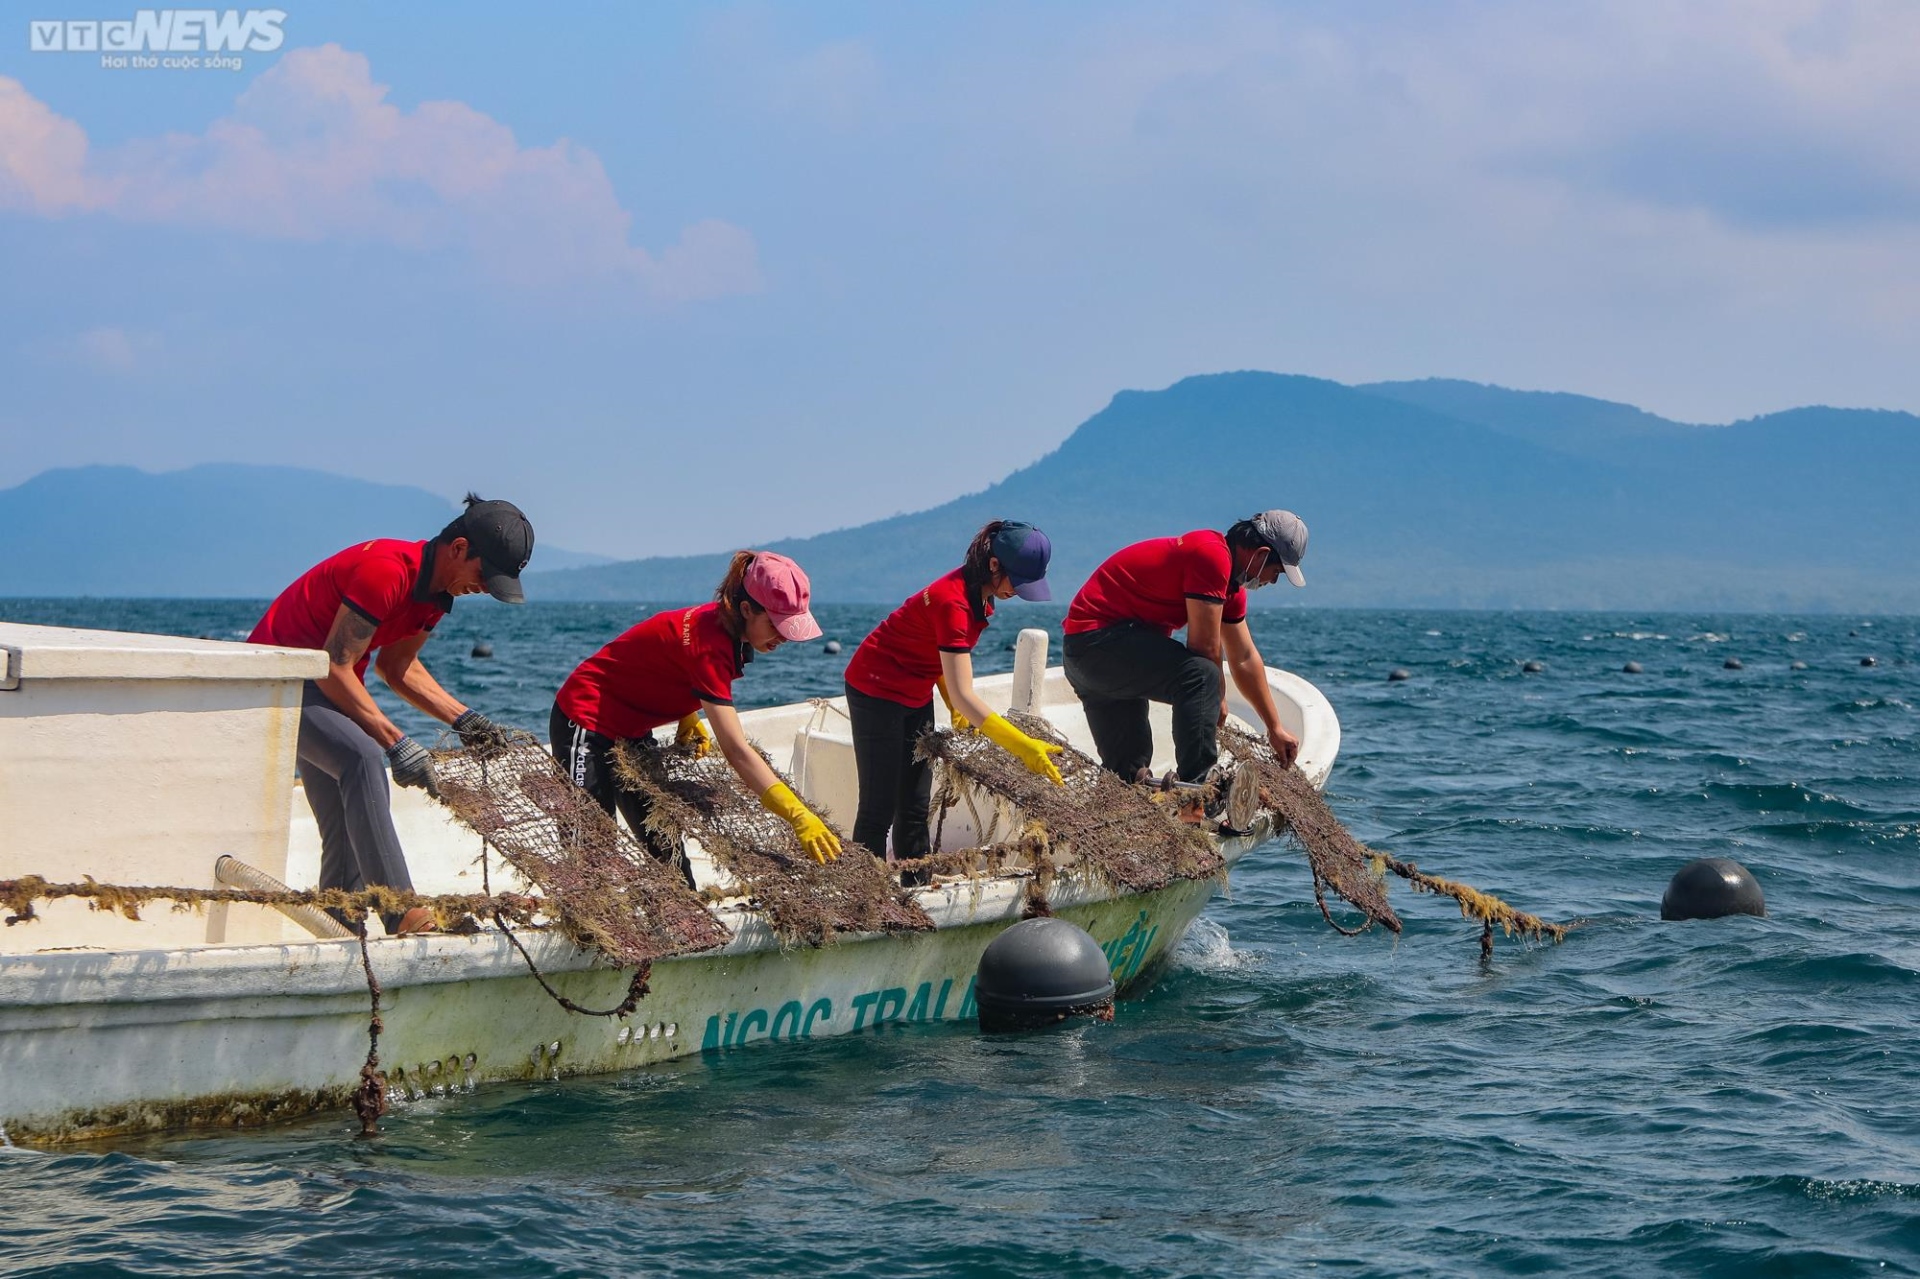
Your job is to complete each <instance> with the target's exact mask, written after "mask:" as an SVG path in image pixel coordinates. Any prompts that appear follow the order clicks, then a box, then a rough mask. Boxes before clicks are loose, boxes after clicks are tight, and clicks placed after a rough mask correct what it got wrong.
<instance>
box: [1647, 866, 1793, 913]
mask: <svg viewBox="0 0 1920 1279" xmlns="http://www.w3.org/2000/svg"><path fill="white" fill-rule="evenodd" d="M1766 913H1767V898H1766V895H1765V894H1764V893H1762V892H1761V891H1760V884H1759V881H1757V880H1756V879H1754V877H1753V872H1752V871H1749V870H1748V869H1747V868H1746V867H1745V866H1742V865H1741V864H1740V863H1739V862H1737V861H1734V860H1733V859H1732V858H1730V857H1702V858H1701V859H1700V860H1698V861H1692V862H1688V863H1687V864H1686V865H1685V866H1682V867H1681V868H1680V869H1679V870H1678V871H1677V872H1676V873H1675V874H1674V877H1673V879H1672V881H1671V882H1670V883H1668V885H1667V891H1666V895H1665V896H1663V897H1661V898H1660V918H1662V919H1719V918H1720V917H1721V916H1723V915H1764V914H1766Z"/></svg>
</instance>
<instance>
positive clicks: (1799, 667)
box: [1787, 662, 1807, 671]
mask: <svg viewBox="0 0 1920 1279" xmlns="http://www.w3.org/2000/svg"><path fill="white" fill-rule="evenodd" d="M1787 669H1788V670H1790V671H1804V670H1806V669H1807V664H1806V663H1805V662H1794V663H1793V664H1792V665H1791V666H1789V667H1787Z"/></svg>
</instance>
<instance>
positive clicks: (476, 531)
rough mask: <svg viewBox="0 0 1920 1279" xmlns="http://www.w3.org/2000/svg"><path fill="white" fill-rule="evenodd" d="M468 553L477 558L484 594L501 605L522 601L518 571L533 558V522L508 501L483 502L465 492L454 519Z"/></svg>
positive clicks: (524, 600) (525, 596)
mask: <svg viewBox="0 0 1920 1279" xmlns="http://www.w3.org/2000/svg"><path fill="white" fill-rule="evenodd" d="M454 524H455V525H456V526H457V528H458V530H459V531H458V533H457V536H460V537H464V538H466V539H467V550H468V551H469V553H471V554H474V555H478V556H479V557H480V571H481V574H482V575H483V578H484V580H485V582H486V584H487V594H489V595H491V596H493V598H495V599H497V600H499V601H500V602H501V603H503V604H524V603H526V602H527V593H526V592H525V591H523V590H521V589H520V572H521V570H522V569H524V568H526V566H527V561H528V560H530V559H532V558H533V525H532V524H530V523H528V522H527V517H526V516H525V515H523V514H521V513H520V508H519V507H517V506H515V505H514V504H513V503H512V502H485V501H482V500H481V499H480V498H479V497H478V496H477V495H475V494H473V493H469V494H467V509H466V512H465V514H463V515H461V516H460V518H459V519H457V520H455V521H454Z"/></svg>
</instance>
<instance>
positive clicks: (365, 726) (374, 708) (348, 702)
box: [315, 666, 406, 750]
mask: <svg viewBox="0 0 1920 1279" xmlns="http://www.w3.org/2000/svg"><path fill="white" fill-rule="evenodd" d="M315 682H316V683H317V684H318V685H319V686H320V691H321V692H322V693H325V694H326V695H327V700H328V701H330V702H332V703H333V705H334V707H335V709H337V710H338V711H339V712H340V713H341V714H342V715H345V716H346V717H347V718H348V719H350V720H352V721H353V722H354V723H355V724H358V725H359V726H360V731H361V732H363V733H365V734H366V735H367V736H368V737H371V738H372V739H373V740H374V741H376V742H378V743H379V744H380V748H381V749H382V750H385V749H386V748H387V747H389V746H391V745H393V744H394V743H395V742H397V741H399V740H400V739H401V738H402V737H404V736H406V734H404V733H402V732H401V731H400V730H399V728H397V727H396V726H395V725H394V722H393V721H392V720H390V719H388V718H387V716H386V712H384V711H382V710H381V709H380V704H379V703H378V702H376V701H374V700H373V694H371V693H369V692H368V691H367V686H366V685H365V684H362V683H361V682H360V677H359V676H357V675H355V674H354V673H353V667H351V666H332V667H329V668H328V669H327V673H326V675H324V676H323V677H321V678H320V679H319V680H316V681H315Z"/></svg>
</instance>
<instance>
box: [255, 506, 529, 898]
mask: <svg viewBox="0 0 1920 1279" xmlns="http://www.w3.org/2000/svg"><path fill="white" fill-rule="evenodd" d="M532 555H533V526H532V525H531V524H529V523H528V522H527V517H526V516H524V515H522V514H521V513H520V508H519V507H517V506H515V505H513V503H511V502H483V501H481V500H480V499H479V498H478V497H476V496H474V495H473V494H471V493H469V494H468V495H467V501H466V509H465V510H464V511H463V512H461V514H460V515H459V516H458V517H456V518H455V519H454V521H453V522H452V523H451V524H449V525H447V527H446V528H444V529H442V530H441V532H440V536H438V537H436V538H434V539H433V540H432V541H430V542H403V541H394V540H390V539H384V538H382V539H376V540H374V541H371V542H362V543H360V544H359V545H358V546H350V547H348V548H347V549H346V550H344V551H341V552H340V553H339V554H338V555H335V556H332V557H331V558H329V559H326V560H323V561H321V562H320V563H319V564H317V565H315V566H314V567H313V568H311V569H308V570H307V572H305V573H304V574H302V575H301V576H300V578H299V580H298V581H296V582H294V584H293V585H291V586H289V587H288V588H287V589H286V590H284V591H282V592H281V593H280V596H279V598H277V599H275V600H274V601H273V603H272V604H271V605H269V606H268V607H267V612H266V616H264V617H262V618H261V619H260V622H259V625H257V626H255V627H254V628H253V634H251V635H249V636H248V637H247V639H248V640H249V642H251V643H255V644H274V645H278V646H280V647H284V648H318V649H324V650H326V654H327V662H328V667H327V673H326V675H325V676H323V677H322V678H321V679H319V680H318V681H314V682H309V683H308V684H307V686H306V690H305V694H304V696H303V697H302V699H301V707H300V744H299V747H298V752H297V758H298V765H299V773H300V781H301V786H302V789H304V790H305V792H306V796H307V803H308V804H309V805H310V806H311V807H312V809H313V817H314V821H315V822H316V823H317V824H318V825H319V827H320V887H322V888H339V889H344V890H346V891H348V892H357V891H359V890H360V889H363V888H366V887H369V886H371V885H375V884H378V885H381V886H383V887H387V888H397V889H400V890H402V891H412V888H413V878H412V876H411V875H409V874H408V873H407V859H406V855H405V853H404V852H402V850H401V848H400V837H399V835H398V834H396V833H395V831H394V829H393V813H392V811H391V808H390V806H389V803H388V799H387V768H386V767H384V766H383V764H384V765H389V766H391V767H392V770H393V780H394V782H395V783H396V784H398V785H401V786H419V787H423V788H425V789H427V790H432V789H433V784H434V783H433V760H432V757H431V756H429V755H428V754H427V751H426V748H425V747H423V746H421V745H420V743H418V742H416V741H414V740H413V739H412V738H411V737H408V736H407V735H406V734H405V733H402V732H401V731H400V729H399V728H398V727H397V726H396V725H395V724H394V722H393V721H392V720H390V719H388V718H387V716H386V713H385V712H384V711H382V710H381V709H380V707H379V705H378V704H377V703H376V702H375V701H374V700H373V696H372V694H370V693H368V692H367V686H366V682H365V681H366V675H367V665H368V663H369V662H370V661H371V662H372V664H373V666H374V668H375V669H376V670H378V671H379V672H380V677H381V678H382V679H384V680H386V681H387V684H388V685H389V686H390V687H391V688H392V689H393V691H394V692H396V693H398V694H400V696H401V697H402V698H404V699H405V700H406V701H407V702H408V703H409V704H411V705H413V706H415V707H418V708H419V709H420V710H423V711H425V712H426V713H427V714H429V715H431V716H433V717H434V718H435V719H437V720H440V721H441V722H443V723H446V724H451V725H452V726H453V728H454V730H455V731H457V732H458V733H459V734H460V737H461V740H462V741H464V742H467V743H468V744H469V745H472V744H477V743H479V742H483V741H489V740H497V739H498V738H499V736H500V735H501V729H500V728H499V727H498V726H497V725H496V724H494V723H493V721H491V720H489V719H488V718H487V717H486V716H484V715H482V714H481V713H480V712H479V711H475V710H469V709H468V708H467V707H466V706H464V705H462V704H461V703H460V702H459V701H458V700H456V699H455V698H454V697H453V695H452V694H450V693H448V692H447V690H446V689H444V688H442V687H440V684H439V682H438V681H437V680H435V679H434V678H433V676H432V675H430V674H429V673H428V672H427V668H426V667H425V666H423V665H421V663H420V648H421V646H422V645H424V644H425V643H426V642H427V640H428V638H429V637H431V635H432V634H433V628H434V627H435V626H436V625H437V624H438V623H439V621H440V619H441V618H443V617H445V616H446V615H447V613H448V612H449V611H451V610H452V608H453V601H454V597H455V596H459V595H474V594H477V593H479V592H481V591H486V592H487V593H489V594H491V595H492V596H493V597H494V598H495V599H498V600H503V601H505V602H506V603H509V604H519V603H524V602H525V600H526V596H525V595H524V594H523V593H522V592H521V589H520V572H521V570H522V569H524V568H525V567H526V566H527V560H528V559H529V558H530V557H531V556H532ZM384 922H385V924H386V927H387V931H388V932H389V933H401V932H425V931H427V930H429V929H430V928H431V927H432V922H433V921H432V916H431V915H430V914H429V913H428V912H427V911H426V910H425V909H423V908H420V907H416V908H414V909H413V910H410V911H408V912H406V914H405V915H404V916H393V917H390V918H387V919H385V921H384Z"/></svg>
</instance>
